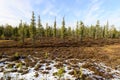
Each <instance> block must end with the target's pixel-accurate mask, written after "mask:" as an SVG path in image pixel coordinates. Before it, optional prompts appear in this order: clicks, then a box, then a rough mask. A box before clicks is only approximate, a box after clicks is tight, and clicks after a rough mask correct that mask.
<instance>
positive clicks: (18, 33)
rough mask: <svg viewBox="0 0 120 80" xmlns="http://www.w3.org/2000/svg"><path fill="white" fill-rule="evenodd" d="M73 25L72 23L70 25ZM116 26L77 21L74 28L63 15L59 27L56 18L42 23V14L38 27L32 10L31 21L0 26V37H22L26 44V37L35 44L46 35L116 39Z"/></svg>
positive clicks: (52, 36) (82, 38)
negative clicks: (66, 22)
mask: <svg viewBox="0 0 120 80" xmlns="http://www.w3.org/2000/svg"><path fill="white" fill-rule="evenodd" d="M70 26H72V25H70ZM115 27H116V26H114V25H112V26H110V25H109V22H108V21H107V23H106V24H105V25H103V26H101V25H100V21H99V20H98V21H97V22H96V25H91V26H86V25H84V23H83V22H82V21H80V22H79V21H77V23H76V28H72V27H69V26H66V25H65V18H64V17H63V20H62V26H61V27H60V28H58V26H57V23H56V18H55V20H54V23H53V25H48V23H46V25H45V26H43V25H42V23H41V19H40V16H38V22H37V27H36V20H35V14H34V12H32V18H31V23H30V24H26V23H23V22H22V21H21V22H20V24H19V26H11V25H9V24H6V25H1V26H0V39H6V40H8V39H13V40H15V39H18V38H19V39H20V40H21V42H22V43H23V44H24V40H25V38H31V39H32V44H33V45H35V40H36V38H37V39H41V38H44V37H51V38H55V37H57V38H62V39H65V38H75V40H76V41H77V40H79V41H83V40H84V39H88V38H90V39H109V38H111V39H114V38H120V30H118V29H116V28H115Z"/></svg>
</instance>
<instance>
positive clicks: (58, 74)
mask: <svg viewBox="0 0 120 80" xmlns="http://www.w3.org/2000/svg"><path fill="white" fill-rule="evenodd" d="M64 71H65V69H64V68H60V69H59V70H58V72H57V73H56V76H58V77H59V80H61V78H62V77H63V76H64Z"/></svg>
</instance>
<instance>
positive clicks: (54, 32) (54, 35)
mask: <svg viewBox="0 0 120 80" xmlns="http://www.w3.org/2000/svg"><path fill="white" fill-rule="evenodd" d="M56 30H57V29H56V18H55V21H54V29H53V37H56V35H57V33H56V32H57V31H56Z"/></svg>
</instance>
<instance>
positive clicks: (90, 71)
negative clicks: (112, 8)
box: [0, 38, 120, 80]
mask: <svg viewBox="0 0 120 80" xmlns="http://www.w3.org/2000/svg"><path fill="white" fill-rule="evenodd" d="M79 78H81V79H82V80H120V40H118V39H114V40H105V39H104V40H84V41H83V42H82V43H81V42H80V41H76V40H72V39H70V40H59V39H46V38H43V39H41V40H37V41H36V44H35V48H32V43H31V40H30V39H27V40H26V41H25V43H24V45H23V44H21V42H18V41H12V40H0V79H1V80H5V79H6V80H59V79H60V80H79Z"/></svg>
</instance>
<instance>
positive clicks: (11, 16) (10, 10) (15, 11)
mask: <svg viewBox="0 0 120 80" xmlns="http://www.w3.org/2000/svg"><path fill="white" fill-rule="evenodd" d="M32 10H33V8H32V6H31V3H30V0H0V24H6V23H9V24H11V25H17V24H18V22H19V20H21V19H23V20H24V21H28V19H29V18H30V16H31V11H32Z"/></svg>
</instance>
